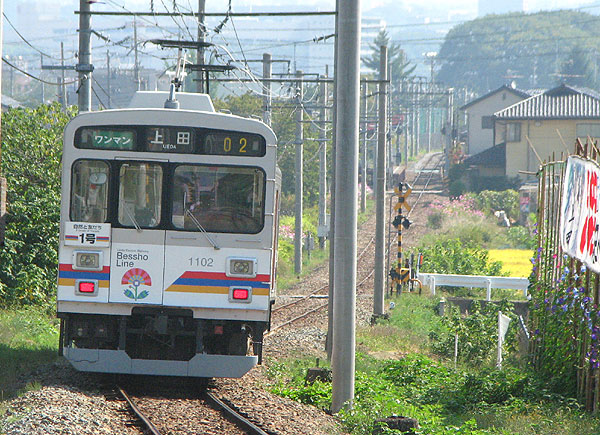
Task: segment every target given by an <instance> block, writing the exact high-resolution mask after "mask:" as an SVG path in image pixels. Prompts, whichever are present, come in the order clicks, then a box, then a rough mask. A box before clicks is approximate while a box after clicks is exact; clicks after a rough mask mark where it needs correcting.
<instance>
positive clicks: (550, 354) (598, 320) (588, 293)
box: [530, 140, 600, 412]
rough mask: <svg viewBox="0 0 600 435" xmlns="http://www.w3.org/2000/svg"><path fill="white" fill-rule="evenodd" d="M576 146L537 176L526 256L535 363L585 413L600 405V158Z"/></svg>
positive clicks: (588, 146)
mask: <svg viewBox="0 0 600 435" xmlns="http://www.w3.org/2000/svg"><path fill="white" fill-rule="evenodd" d="M599 154H600V153H599V151H598V149H597V147H596V146H595V145H594V144H591V143H589V144H586V145H582V144H581V142H579V140H578V141H577V143H576V145H575V153H574V154H573V155H570V156H564V155H561V156H560V157H557V156H552V157H551V159H549V161H547V162H543V163H542V165H541V168H540V171H539V172H538V178H539V188H538V205H539V206H538V219H537V222H538V228H537V232H538V247H537V251H536V255H534V258H532V262H533V273H532V277H531V279H530V281H531V287H530V293H531V295H532V300H531V311H530V321H531V328H532V336H531V342H530V343H531V352H532V362H533V365H534V367H535V369H536V371H538V372H539V373H540V374H542V375H543V376H544V377H545V378H546V379H548V382H549V388H550V389H551V390H553V391H554V392H557V393H560V394H564V395H570V396H572V397H576V398H577V399H578V400H579V401H580V402H581V403H582V404H583V405H584V406H585V408H586V409H587V410H588V411H593V412H597V411H598V409H599V408H598V405H599V400H600V355H599V351H600V310H599V307H598V303H599V301H600V275H599V273H598V272H600V259H599V258H598V257H599V256H598V252H599V249H600V245H599V242H600V240H599V229H598V228H599V225H598V224H600V218H599V216H600V214H599V210H598V206H599V205H600V197H599V193H600V190H599V189H598V183H599V182H600V165H598V163H597V161H598V159H599V158H600V155H599Z"/></svg>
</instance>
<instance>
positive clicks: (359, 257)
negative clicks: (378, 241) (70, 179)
mask: <svg viewBox="0 0 600 435" xmlns="http://www.w3.org/2000/svg"><path fill="white" fill-rule="evenodd" d="M374 240H375V237H371V240H369V243H367V246H365V248H364V249H363V250H362V252H361V253H360V254H359V255H358V258H357V261H358V260H360V259H361V258H362V256H363V255H364V253H365V252H366V251H367V249H369V247H370V246H371V244H372V243H373V241H374ZM328 287H329V284H325V285H323V286H321V287H319V288H318V289H316V290H313V291H312V292H311V293H309V294H307V295H304V296H303V297H301V298H300V299H298V300H295V301H293V302H288V303H287V304H285V305H281V306H279V307H275V308H273V310H272V311H271V312H273V313H274V312H277V311H279V310H283V309H284V308H287V307H290V306H292V305H296V304H298V303H300V302H302V301H305V300H307V299H310V297H311V296H314V295H316V294H317V293H319V292H321V291H322V290H325V289H326V288H328Z"/></svg>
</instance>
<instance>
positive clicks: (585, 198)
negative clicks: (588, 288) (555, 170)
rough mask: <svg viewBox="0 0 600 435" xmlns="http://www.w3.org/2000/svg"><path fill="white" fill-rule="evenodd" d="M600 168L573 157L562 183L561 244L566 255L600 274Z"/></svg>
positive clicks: (570, 158) (568, 163)
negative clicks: (599, 186)
mask: <svg viewBox="0 0 600 435" xmlns="http://www.w3.org/2000/svg"><path fill="white" fill-rule="evenodd" d="M599 181H600V166H598V164H597V163H596V162H593V161H591V160H585V159H582V158H580V157H576V156H570V157H569V158H568V160H567V168H566V171H565V177H564V180H563V191H562V205H561V215H560V218H561V219H560V243H561V246H562V249H563V251H564V252H565V253H566V254H568V255H569V256H571V257H575V258H577V259H578V260H580V261H582V262H583V263H584V264H585V265H586V266H587V267H589V268H590V269H592V270H593V271H594V272H598V273H600V260H599V258H598V251H599V249H600V247H599V244H600V234H599V228H598V226H599V224H600V213H599V210H598V205H599V202H600V198H599V197H598V193H599V191H598V183H599Z"/></svg>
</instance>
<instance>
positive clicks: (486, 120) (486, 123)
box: [481, 116, 494, 129]
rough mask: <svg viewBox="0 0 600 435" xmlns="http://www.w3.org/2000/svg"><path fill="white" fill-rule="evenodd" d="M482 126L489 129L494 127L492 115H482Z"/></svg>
mask: <svg viewBox="0 0 600 435" xmlns="http://www.w3.org/2000/svg"><path fill="white" fill-rule="evenodd" d="M481 128H482V129H489V128H494V120H493V118H492V117H491V116H482V117H481Z"/></svg>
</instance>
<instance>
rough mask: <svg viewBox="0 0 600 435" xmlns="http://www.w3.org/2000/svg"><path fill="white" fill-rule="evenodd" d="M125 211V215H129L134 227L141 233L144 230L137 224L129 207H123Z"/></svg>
mask: <svg viewBox="0 0 600 435" xmlns="http://www.w3.org/2000/svg"><path fill="white" fill-rule="evenodd" d="M123 209H124V210H125V214H127V217H128V218H129V220H131V222H133V226H134V227H135V229H136V230H137V232H138V233H141V232H142V229H141V228H140V225H139V224H138V223H137V221H136V220H135V218H134V217H133V215H132V214H131V212H130V211H129V210H128V209H127V206H126V205H123Z"/></svg>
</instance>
